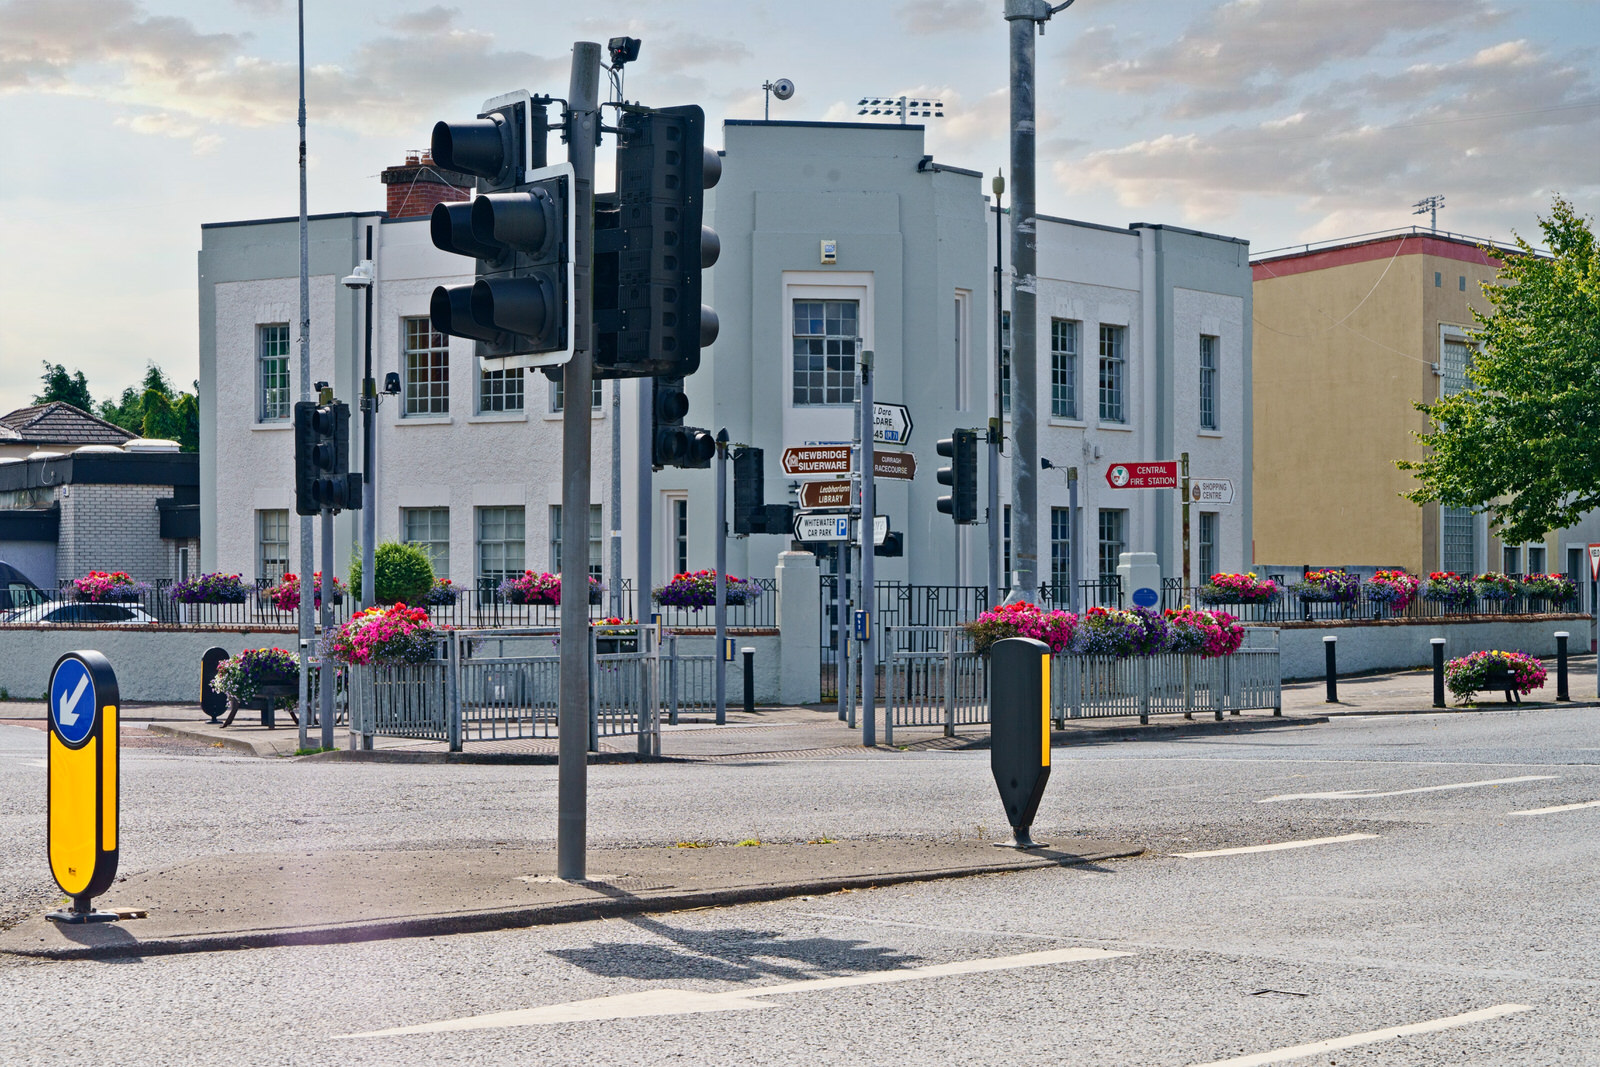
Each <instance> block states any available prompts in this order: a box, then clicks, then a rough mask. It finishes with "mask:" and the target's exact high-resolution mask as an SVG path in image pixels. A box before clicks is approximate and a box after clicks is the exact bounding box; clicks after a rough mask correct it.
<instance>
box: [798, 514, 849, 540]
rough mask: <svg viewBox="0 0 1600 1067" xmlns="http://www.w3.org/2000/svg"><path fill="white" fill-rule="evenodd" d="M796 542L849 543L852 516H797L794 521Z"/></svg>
mask: <svg viewBox="0 0 1600 1067" xmlns="http://www.w3.org/2000/svg"><path fill="white" fill-rule="evenodd" d="M794 539H795V540H796V541H848V540H850V516H848V515H797V516H796V517H795V520H794Z"/></svg>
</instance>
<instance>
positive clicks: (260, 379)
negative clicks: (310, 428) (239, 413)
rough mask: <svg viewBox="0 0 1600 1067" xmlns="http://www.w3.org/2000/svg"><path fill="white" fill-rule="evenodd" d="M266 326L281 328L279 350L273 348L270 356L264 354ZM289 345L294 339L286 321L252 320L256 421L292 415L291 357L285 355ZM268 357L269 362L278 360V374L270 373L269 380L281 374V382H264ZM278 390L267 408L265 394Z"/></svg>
mask: <svg viewBox="0 0 1600 1067" xmlns="http://www.w3.org/2000/svg"><path fill="white" fill-rule="evenodd" d="M268 330H274V331H276V330H282V331H283V344H284V350H283V352H281V353H278V352H274V353H273V354H272V355H271V356H269V355H267V352H266V347H267V337H266V331H268ZM276 343H277V342H276V339H274V345H276ZM293 347H294V339H293V337H292V336H291V335H290V333H289V324H288V323H287V322H260V323H257V324H256V359H255V380H256V381H255V384H256V421H257V422H287V421H288V420H289V419H290V418H292V417H293V415H294V399H293V397H294V393H293V382H294V376H293V371H292V369H291V368H292V365H293V361H292V360H291V359H290V358H289V357H290V353H291V352H292V351H293ZM269 360H270V361H271V362H273V363H279V362H280V361H281V363H282V373H281V375H279V374H277V373H274V375H273V380H274V381H277V380H279V378H280V377H281V380H282V383H283V384H282V385H272V386H269V385H268V384H267V363H268V361H269ZM279 392H281V393H282V399H281V401H280V402H279V403H277V404H274V405H273V406H272V407H270V408H269V407H268V399H267V398H268V396H269V395H272V394H275V393H279Z"/></svg>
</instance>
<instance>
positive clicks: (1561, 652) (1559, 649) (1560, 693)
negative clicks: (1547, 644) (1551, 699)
mask: <svg viewBox="0 0 1600 1067" xmlns="http://www.w3.org/2000/svg"><path fill="white" fill-rule="evenodd" d="M1570 636H1571V635H1570V634H1569V633H1567V631H1565V630H1557V631H1556V699H1557V700H1571V699H1572V694H1571V693H1570V692H1569V691H1568V689H1567V638H1568V637H1570Z"/></svg>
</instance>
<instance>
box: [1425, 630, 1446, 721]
mask: <svg viewBox="0 0 1600 1067" xmlns="http://www.w3.org/2000/svg"><path fill="white" fill-rule="evenodd" d="M1428 643H1429V644H1431V645H1432V646H1433V706H1434V707H1436V708H1442V707H1444V638H1442V637H1435V638H1432V639H1430V640H1429V642H1428Z"/></svg>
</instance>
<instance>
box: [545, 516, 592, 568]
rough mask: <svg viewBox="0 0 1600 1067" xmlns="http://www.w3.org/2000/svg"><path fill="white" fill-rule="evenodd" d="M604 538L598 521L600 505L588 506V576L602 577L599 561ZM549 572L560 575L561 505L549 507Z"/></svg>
mask: <svg viewBox="0 0 1600 1067" xmlns="http://www.w3.org/2000/svg"><path fill="white" fill-rule="evenodd" d="M603 545H604V538H603V531H602V529H601V521H600V505H599V504H590V505H589V575H590V576H591V577H593V578H601V577H603V575H602V573H601V571H602V569H603V567H602V564H601V560H602V558H603V557H604V554H605V553H604V549H603ZM550 572H551V573H552V574H560V573H561V505H560V504H551V505H550Z"/></svg>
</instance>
